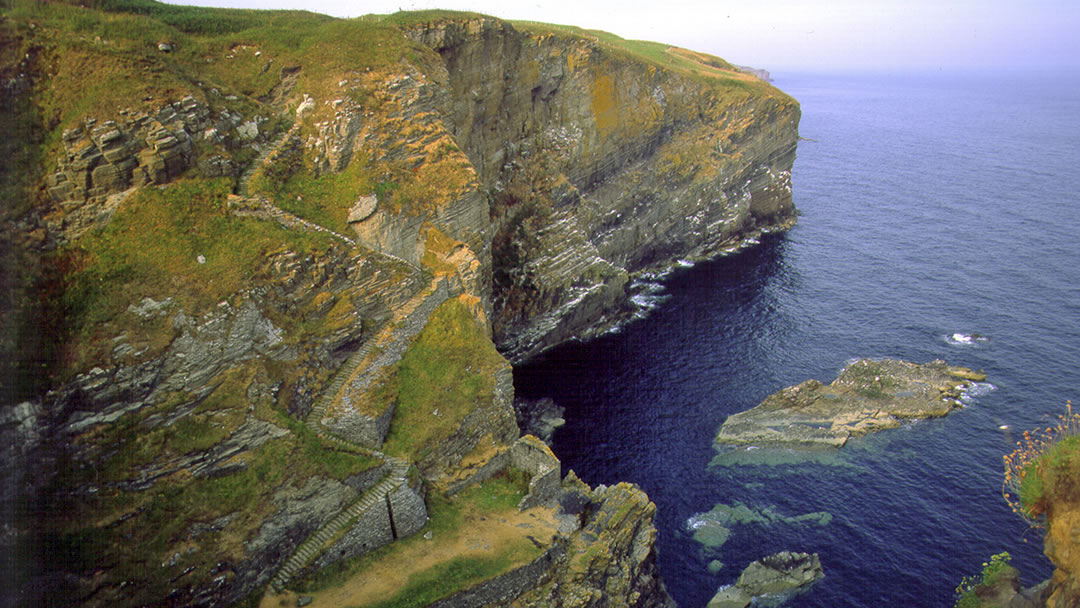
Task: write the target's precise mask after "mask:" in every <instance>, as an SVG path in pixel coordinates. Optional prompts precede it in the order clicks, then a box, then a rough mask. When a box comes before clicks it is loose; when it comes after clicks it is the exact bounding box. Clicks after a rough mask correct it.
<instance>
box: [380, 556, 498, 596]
mask: <svg viewBox="0 0 1080 608" xmlns="http://www.w3.org/2000/svg"><path fill="white" fill-rule="evenodd" d="M513 557H514V556H513V555H508V554H500V555H497V556H494V557H484V558H478V557H458V558H455V559H452V560H450V561H447V562H442V563H440V564H438V565H436V566H434V567H432V568H429V569H428V570H425V571H423V572H420V573H417V574H415V575H413V576H411V577H409V582H408V584H406V585H405V587H403V588H402V589H401V591H400V592H398V595H397V596H395V597H394V598H392V599H390V600H387V601H385V602H378V603H376V604H371V608H420V607H421V606H427V605H428V604H430V603H432V602H434V601H435V600H438V599H441V598H444V597H449V596H450V595H453V594H454V593H456V592H458V591H461V590H464V589H467V588H468V587H470V586H472V585H475V584H476V583H480V582H482V581H485V580H487V579H489V578H493V577H495V576H498V575H499V574H501V573H503V572H505V571H506V570H508V569H509V568H510V566H512V565H513V563H514V560H513Z"/></svg>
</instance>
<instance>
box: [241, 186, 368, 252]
mask: <svg viewBox="0 0 1080 608" xmlns="http://www.w3.org/2000/svg"><path fill="white" fill-rule="evenodd" d="M229 207H230V208H231V209H232V210H233V213H234V214H236V215H239V216H250V217H260V218H263V219H268V220H274V221H276V222H277V223H279V224H281V225H282V226H284V227H286V228H294V229H299V230H314V231H316V232H322V233H323V234H328V235H330V236H331V237H333V238H335V239H337V240H339V241H341V242H342V243H345V244H346V245H348V246H349V247H356V241H354V240H353V239H351V238H349V237H347V236H345V235H344V234H341V233H339V232H334V231H333V230H331V229H329V228H327V227H326V226H322V225H320V224H316V223H315V222H310V221H308V220H305V219H304V218H302V217H299V216H296V215H293V214H291V213H289V212H288V211H285V210H284V209H281V208H280V207H278V206H276V205H274V204H273V203H271V202H270V201H268V200H266V199H265V198H263V197H262V196H252V197H240V196H233V197H231V198H230V202H229Z"/></svg>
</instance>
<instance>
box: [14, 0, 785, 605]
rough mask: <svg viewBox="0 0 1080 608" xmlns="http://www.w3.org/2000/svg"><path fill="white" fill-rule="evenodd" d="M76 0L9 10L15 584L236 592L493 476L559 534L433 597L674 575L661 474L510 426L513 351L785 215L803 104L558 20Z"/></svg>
mask: <svg viewBox="0 0 1080 608" xmlns="http://www.w3.org/2000/svg"><path fill="white" fill-rule="evenodd" d="M100 6H101V7H102V8H101V9H93V8H86V7H82V6H78V5H76V4H69V3H63V2H59V3H48V4H45V3H36V2H16V3H15V4H14V6H13V8H12V10H11V11H9V12H8V13H7V14H6V15H5V16H4V17H3V20H2V21H0V29H2V34H3V35H2V36H0V39H2V40H3V41H4V42H3V46H2V51H3V53H2V55H0V75H2V76H3V81H2V82H3V89H2V96H0V105H2V110H3V112H0V116H3V119H2V120H3V121H4V124H3V126H4V128H5V131H6V132H8V133H13V134H16V137H14V138H7V139H6V141H5V143H4V144H3V146H4V152H5V155H6V157H8V158H11V159H12V161H11V162H10V163H9V164H8V165H7V166H5V168H4V169H3V171H4V173H3V180H4V182H3V186H4V195H5V197H6V198H7V199H8V200H9V201H11V204H10V205H9V206H8V207H7V209H6V210H5V212H4V217H3V236H4V239H3V241H2V244H3V247H2V250H0V257H2V259H3V262H4V264H3V266H4V268H5V270H4V273H5V274H4V275H3V277H2V280H3V283H4V286H5V287H6V289H4V290H3V293H4V298H5V299H4V301H3V303H2V304H3V305H2V312H3V316H2V322H3V326H4V336H5V339H4V340H3V343H2V344H0V347H2V349H3V350H2V352H3V356H4V358H5V361H7V362H8V371H9V373H7V374H6V375H5V379H4V380H3V381H2V382H3V385H2V389H3V390H2V398H3V399H2V403H0V434H2V435H3V437H2V438H0V445H3V446H4V447H3V449H4V450H5V452H4V454H5V458H4V464H3V465H2V467H3V468H2V470H0V491H2V502H0V508H2V517H3V523H4V532H3V535H2V537H0V544H2V545H3V551H2V553H3V554H4V555H5V556H6V557H5V558H4V559H5V560H6V561H5V562H4V563H3V567H4V569H5V571H7V572H9V573H10V576H9V577H7V578H6V580H9V581H13V586H14V589H15V590H14V591H13V593H12V594H11V597H12V598H14V602H15V603H16V604H22V605H42V604H45V603H64V604H77V605H89V606H98V605H111V606H112V605H132V606H134V605H160V604H164V603H167V604H172V605H207V606H211V605H231V604H234V603H237V602H247V603H249V604H255V603H257V602H258V601H259V600H260V598H261V597H262V596H263V595H264V593H269V594H271V595H269V596H268V597H275V596H274V595H273V594H276V593H278V592H280V591H282V590H288V589H291V588H294V587H295V588H303V587H304V586H305V585H310V584H313V583H306V582H305V581H312V580H314V581H317V580H319V577H321V576H324V574H325V573H326V572H330V571H338V572H351V573H352V575H358V574H357V573H362V572H363V571H364V568H365V564H370V563H371V562H370V561H369V562H365V561H364V560H375V559H388V558H386V557H385V556H386V555H387V552H388V551H390V550H389V549H386V547H400V550H401V551H408V550H409V547H410V546H411V545H407V544H405V541H408V542H413V543H419V542H420V541H418V540H414V539H418V538H419V539H423V540H425V541H426V540H427V539H426V538H425V537H424V536H423V535H424V534H425V532H424V531H425V530H426V531H427V533H430V532H433V531H435V532H436V534H438V536H433V540H432V542H436V543H437V542H440V541H439V539H441V538H446V539H453V538H454V536H453V531H454V530H458V531H460V530H461V529H463V528H466V527H467V526H468V525H469V524H468V523H467V522H468V521H471V520H469V519H468V517H470V516H473V515H476V516H477V517H478V518H479V517H487V516H486V515H478V514H485V513H487V514H490V513H506V514H509V513H511V511H513V512H519V513H522V514H525V515H523V517H530V518H534V519H536V520H538V521H540V520H544V521H550V522H552V523H551V525H552V526H553V528H552V532H551V534H550V535H548V536H547V537H543V538H541V537H539V536H530V535H528V534H526V533H524V532H520V531H519V532H517V533H516V535H515V536H513V537H512V538H509V539H507V538H505V535H503V536H499V538H500V539H502V540H501V541H500V542H498V543H493V546H494V547H496V548H497V549H499V550H503V552H502V553H497V554H496V555H494V556H488V557H483V558H481V557H475V556H473V557H468V559H469V560H474V561H469V562H468V563H469V564H470V567H473V566H475V567H476V569H478V570H470V572H473V571H479V572H482V573H483V575H482V576H479V578H476V577H472V578H470V577H469V576H462V577H460V578H454V577H453V576H451V577H449V578H448V579H447V577H446V576H443V575H439V578H440V580H443V579H447V580H449V581H450V584H451V586H450V587H449V588H446V589H445V590H444V591H445V593H444V594H443V595H442V596H439V597H437V598H433V599H432V601H433V602H435V601H444V602H450V603H447V604H445V605H472V604H469V602H470V601H473V600H467V598H468V597H470V596H469V595H468V594H469V593H470V592H473V593H475V594H479V595H476V597H481V598H482V597H496V596H492V595H490V594H491V593H495V594H496V595H497V596H498V597H499V598H503V599H506V598H509V597H511V596H507V595H505V594H506V593H509V592H508V591H505V590H506V589H512V590H513V593H512V594H511V595H512V597H513V598H516V599H514V600H513V601H515V602H517V603H518V604H520V605H523V606H528V605H566V606H571V605H572V606H655V605H663V604H666V603H667V602H669V601H670V600H669V599H668V598H667V595H666V593H665V592H664V591H663V587H662V585H661V584H660V582H659V580H658V579H657V576H656V570H655V559H656V556H655V551H654V548H653V541H654V538H655V528H653V526H652V517H653V514H654V511H655V506H654V505H652V503H651V502H649V500H648V497H647V496H645V495H644V494H643V493H642V492H641V491H640V490H638V489H637V488H634V487H632V486H628V485H619V486H615V487H613V488H597V489H591V488H588V487H587V486H584V484H581V483H580V482H579V481H577V480H576V477H574V476H572V475H569V476H568V477H567V478H566V479H562V471H561V468H560V467H559V466H558V460H557V458H555V456H554V455H553V454H551V453H550V450H547V448H546V447H544V446H543V444H542V442H540V441H539V440H536V439H533V438H529V437H525V438H519V435H520V431H519V429H518V426H517V423H516V421H515V415H514V411H513V408H512V405H511V404H512V400H513V385H512V376H511V369H512V368H511V365H512V364H513V363H515V362H519V361H524V360H526V359H528V358H530V357H534V356H536V355H537V354H539V353H541V352H543V351H544V350H545V349H547V348H550V347H551V346H554V345H556V344H559V343H561V342H564V341H566V340H570V339H576V338H584V337H588V336H590V335H593V334H595V333H597V332H600V331H604V330H606V329H608V328H610V327H611V326H612V325H614V324H617V323H619V322H623V321H625V320H626V319H627V318H629V317H630V316H631V315H632V314H633V312H634V311H633V309H632V305H631V304H630V303H629V298H630V296H631V295H632V294H633V291H632V287H631V285H632V283H633V279H634V278H635V276H636V275H637V274H639V273H642V272H646V271H650V270H655V269H658V268H664V267H667V266H670V265H672V264H674V263H675V262H676V260H678V259H697V258H706V257H710V256H713V255H717V254H719V253H721V252H723V251H725V250H727V249H729V248H732V247H736V246H738V244H739V243H741V242H743V241H744V239H746V238H747V237H750V236H753V235H755V234H757V233H758V232H760V231H764V230H775V229H782V228H784V227H786V226H788V225H790V223H791V222H792V221H793V219H794V208H793V207H792V204H791V186H790V169H791V164H792V161H793V159H794V153H795V145H796V142H797V125H798V119H799V108H798V104H797V103H796V102H795V101H794V100H792V99H791V98H789V97H787V96H786V95H784V94H783V93H781V92H779V91H777V90H776V89H774V88H772V87H770V86H769V85H767V84H766V83H764V82H760V81H758V80H756V79H755V78H753V77H750V76H748V75H746V74H743V73H741V72H739V71H738V70H736V69H734V68H733V67H732V66H730V65H729V64H727V63H726V62H724V61H723V60H721V59H718V58H715V57H709V56H705V55H701V54H697V53H693V52H690V51H685V50H681V49H669V48H667V47H666V46H664V45H658V44H653V43H638V42H632V41H624V40H621V39H618V38H617V37H614V36H611V35H609V34H603V33H600V32H586V31H582V30H577V29H575V28H564V27H558V26H547V25H541V24H510V23H507V22H503V21H499V20H497V19H492V18H489V17H484V16H480V15H469V14H456V13H414V14H410V13H405V14H397V15H393V16H388V17H374V16H373V17H367V18H362V19H355V20H336V19H331V18H329V17H324V16H320V15H314V14H310V13H302V12H268V11H232V10H216V9H197V8H193V7H175V6H169V5H163V4H159V3H156V2H150V1H145V2H144V1H136V2H128V3H120V4H113V3H108V2H106V3H102V4H101V5H100ZM475 521H477V522H479V521H487V520H486V519H484V520H481V519H476V520H475ZM475 525H477V526H479V525H480V524H479V523H476V524H475ZM530 538H531V539H532V541H531V542H530V541H529V540H528V539H530ZM504 541H505V542H504ZM442 546H444V547H451V546H452V545H450V544H447V545H442ZM380 548H382V549H380ZM395 550H396V549H395ZM380 551H382V552H380ZM391 553H392V552H391ZM378 556H383V557H378ZM466 557H467V556H464V555H458V558H460V559H466ZM458 558H450V562H451V563H453V564H460V563H462V562H460V561H454V559H458ZM477 560H478V561H477ZM443 567H446V565H445V564H433V565H432V566H431V568H433V569H434V570H431V571H425V572H427V574H425V572H418V573H417V575H418V576H421V577H423V576H426V575H432V574H431V573H432V572H443V571H442V570H439V568H443ZM455 567H457V566H455ZM335 569H336V570H335ZM455 572H457V570H455ZM514 573H518V574H514ZM432 576H434V575H432ZM484 581H489V582H490V581H509V582H507V585H508V586H505V587H498V586H497V585H495V586H496V587H498V588H494V587H490V588H489V587H484V586H483V585H484V584H485V583H484ZM493 584H494V583H493ZM455 585H456V586H455ZM485 589H489V590H488V591H485ZM490 589H494V590H490ZM470 590H472V591H470ZM485 593H487V594H489V595H484V594H485ZM462 594H466V595H462ZM500 594H501V595H500ZM454 598H457V599H454ZM462 598H466V599H462ZM500 601H502V599H500ZM454 602H459V603H454ZM460 602H465V603H460Z"/></svg>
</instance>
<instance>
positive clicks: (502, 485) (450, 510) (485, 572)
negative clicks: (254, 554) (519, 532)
mask: <svg viewBox="0 0 1080 608" xmlns="http://www.w3.org/2000/svg"><path fill="white" fill-rule="evenodd" d="M527 492H528V480H527V479H526V476H525V474H524V473H523V472H521V471H516V470H508V471H506V472H504V473H501V474H499V475H496V476H495V477H493V478H491V479H489V480H487V481H485V482H483V483H482V484H478V485H475V486H472V487H470V488H468V489H466V490H464V491H462V492H460V493H458V494H457V495H455V496H454V497H453V498H447V497H445V496H442V495H439V494H435V495H432V496H429V497H428V499H427V507H428V515H429V517H430V519H429V520H428V523H427V525H426V526H425V527H424V529H423V532H422V533H421V532H418V533H417V534H414V535H413V536H410V537H408V538H404V539H401V540H398V541H396V542H393V543H391V544H389V545H385V546H383V547H380V548H379V549H376V550H375V551H372V552H371V553H367V554H365V555H361V556H359V557H355V558H352V559H349V560H343V561H340V562H337V563H335V564H332V565H330V566H328V567H326V568H323V569H322V570H320V571H319V572H317V573H316V574H314V575H313V576H311V577H308V578H306V579H303V580H297V581H295V582H294V583H293V584H292V585H290V588H291V589H293V590H295V591H297V592H299V593H309V592H316V591H322V590H326V589H332V588H335V587H341V586H342V585H344V584H345V583H346V582H347V581H348V580H349V579H350V578H352V577H353V576H355V575H356V574H358V573H360V572H363V571H364V570H365V569H369V568H371V567H372V565H373V564H376V563H378V562H379V561H381V560H384V559H387V558H389V557H391V556H393V555H395V554H399V553H400V552H402V551H408V550H410V549H411V548H413V547H415V546H416V545H418V544H424V543H429V542H432V541H430V540H427V539H426V538H424V533H427V532H430V533H431V535H432V538H433V539H435V542H439V541H440V540H444V539H449V540H452V539H453V538H454V537H455V536H456V535H459V534H462V533H466V534H467V530H463V525H464V521H465V514H466V511H469V512H471V513H474V514H479V515H481V516H486V517H491V516H496V515H497V514H498V513H500V512H506V511H509V510H516V509H517V504H518V503H519V502H520V501H521V499H522V498H523V497H524V496H525V494H526V493H527ZM521 540H522V541H524V542H523V543H514V544H513V545H512V546H511V547H509V548H508V550H507V551H504V552H502V553H501V554H500V555H498V556H496V557H494V558H491V559H474V558H467V557H466V558H461V559H456V560H453V561H451V562H446V563H443V564H439V565H438V566H436V567H435V568H432V569H431V570H428V571H426V572H423V573H420V574H419V575H418V576H417V577H416V578H415V579H410V582H409V585H408V586H407V587H405V588H403V589H402V590H401V591H400V592H399V593H398V595H397V596H396V597H395V598H394V599H393V600H390V601H389V602H388V603H383V604H378V606H382V607H389V606H397V607H401V606H414V605H415V606H422V605H425V603H421V604H413V603H410V602H412V601H414V599H413V598H414V597H423V598H427V599H426V603H430V602H431V601H433V600H436V599H439V598H442V597H446V596H448V595H451V594H453V593H455V592H457V591H460V590H462V589H464V588H466V587H468V586H470V585H472V584H475V583H476V582H479V581H482V580H485V579H488V578H491V577H493V576H497V575H499V574H502V573H503V572H505V571H506V570H507V569H508V568H509V567H510V566H512V565H513V564H514V563H517V562H520V561H521V557H522V555H523V553H522V548H523V547H525V545H526V544H527V545H528V547H527V550H526V553H529V554H531V551H529V550H528V549H531V548H533V547H534V546H533V545H532V544H531V543H528V541H526V540H525V539H524V538H522V539H521ZM425 590H430V591H431V592H433V593H434V595H432V594H431V592H428V591H425Z"/></svg>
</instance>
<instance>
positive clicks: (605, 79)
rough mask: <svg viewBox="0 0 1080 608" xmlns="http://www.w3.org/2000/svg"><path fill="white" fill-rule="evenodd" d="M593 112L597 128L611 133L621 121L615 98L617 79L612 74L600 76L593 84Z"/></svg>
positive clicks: (603, 132) (605, 132) (604, 132)
mask: <svg viewBox="0 0 1080 608" xmlns="http://www.w3.org/2000/svg"><path fill="white" fill-rule="evenodd" d="M592 113H593V119H594V120H595V121H596V129H597V130H598V131H600V133H602V134H607V133H610V132H611V131H612V130H614V129H615V126H616V125H617V124H618V122H619V106H618V103H617V102H616V99H615V79H614V78H612V76H611V75H610V74H603V75H600V76H598V77H597V78H596V79H595V80H594V81H593V85H592Z"/></svg>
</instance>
